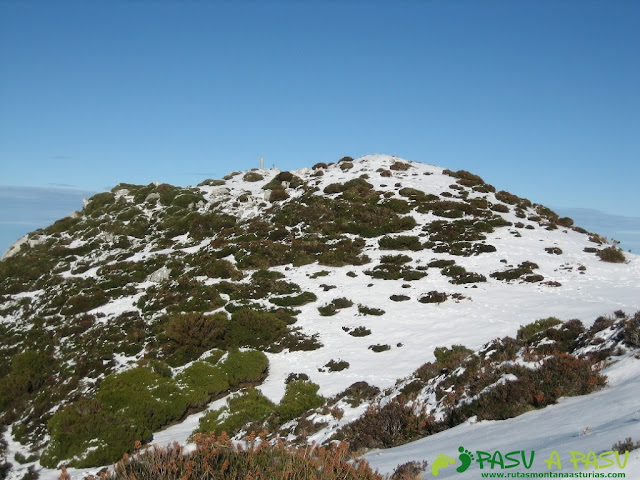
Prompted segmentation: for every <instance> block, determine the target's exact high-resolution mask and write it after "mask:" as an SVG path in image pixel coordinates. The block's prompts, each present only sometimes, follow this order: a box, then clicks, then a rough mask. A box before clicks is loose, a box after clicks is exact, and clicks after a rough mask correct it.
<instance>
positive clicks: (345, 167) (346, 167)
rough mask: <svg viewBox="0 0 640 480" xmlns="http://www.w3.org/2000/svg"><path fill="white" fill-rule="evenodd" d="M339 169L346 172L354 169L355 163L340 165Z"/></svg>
mask: <svg viewBox="0 0 640 480" xmlns="http://www.w3.org/2000/svg"><path fill="white" fill-rule="evenodd" d="M339 167H340V169H341V170H342V171H343V172H346V171H347V170H351V169H352V168H353V163H352V162H342V163H341V164H340V165H339Z"/></svg>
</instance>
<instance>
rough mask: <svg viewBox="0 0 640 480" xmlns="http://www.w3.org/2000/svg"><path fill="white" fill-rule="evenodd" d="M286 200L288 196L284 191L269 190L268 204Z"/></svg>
mask: <svg viewBox="0 0 640 480" xmlns="http://www.w3.org/2000/svg"><path fill="white" fill-rule="evenodd" d="M287 198H289V194H288V193H287V191H286V190H284V189H282V190H279V189H273V190H271V193H270V194H269V201H270V202H281V201H282V200H286V199H287Z"/></svg>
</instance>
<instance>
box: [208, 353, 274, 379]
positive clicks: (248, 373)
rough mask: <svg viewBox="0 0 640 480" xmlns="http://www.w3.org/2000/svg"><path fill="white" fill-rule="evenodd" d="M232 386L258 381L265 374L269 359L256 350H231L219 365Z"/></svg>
mask: <svg viewBox="0 0 640 480" xmlns="http://www.w3.org/2000/svg"><path fill="white" fill-rule="evenodd" d="M220 367H221V368H222V371H223V372H224V373H225V374H226V375H227V381H228V382H229V386H231V387H232V388H235V387H238V386H242V385H245V384H255V383H258V382H260V381H261V380H262V379H263V378H264V377H265V376H266V374H267V369H268V368H269V360H268V359H267V356H266V355H265V354H264V353H262V352H259V351H257V350H247V351H244V352H241V351H238V350H231V351H230V352H229V354H228V355H227V358H225V359H224V360H223V361H222V364H221V365H220Z"/></svg>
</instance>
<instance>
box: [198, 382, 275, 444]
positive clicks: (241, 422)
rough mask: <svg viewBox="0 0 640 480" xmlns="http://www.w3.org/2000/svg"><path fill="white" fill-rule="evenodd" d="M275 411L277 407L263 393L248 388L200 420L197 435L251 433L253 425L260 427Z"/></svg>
mask: <svg viewBox="0 0 640 480" xmlns="http://www.w3.org/2000/svg"><path fill="white" fill-rule="evenodd" d="M275 409H276V405H275V404H274V403H273V402H272V401H271V400H269V399H268V398H267V397H265V396H264V395H263V394H262V392H260V391H259V390H256V389H255V388H248V389H247V390H244V391H242V392H241V393H239V394H238V395H235V396H233V397H231V398H229V400H227V404H226V405H225V406H224V407H222V408H219V409H218V410H213V411H211V412H208V413H207V414H205V415H204V416H203V417H202V418H200V426H199V427H198V429H197V430H196V433H215V434H216V435H220V434H222V432H225V433H227V434H228V435H231V436H233V435H235V434H237V433H239V432H240V431H242V430H246V431H248V432H250V431H251V430H252V428H251V426H252V425H253V424H257V425H260V424H261V423H262V422H264V421H265V420H266V419H267V418H268V417H269V416H270V415H272V414H273V412H274V411H275ZM256 430H262V428H256Z"/></svg>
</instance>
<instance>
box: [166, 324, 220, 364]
mask: <svg viewBox="0 0 640 480" xmlns="http://www.w3.org/2000/svg"><path fill="white" fill-rule="evenodd" d="M229 325H230V322H229V319H228V318H227V316H226V315H225V314H224V313H216V314H214V315H203V314H202V313H185V314H178V315H173V316H171V317H170V318H169V321H168V322H167V324H166V326H165V329H164V333H163V335H161V336H160V341H161V342H162V351H163V354H164V357H165V358H166V359H167V363H169V365H172V366H174V367H176V366H180V365H184V364H185V363H187V362H190V361H192V360H195V359H197V358H198V357H200V355H202V354H203V353H204V352H206V351H207V350H211V349H212V348H221V349H224V348H226V346H227V331H228V330H229Z"/></svg>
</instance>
